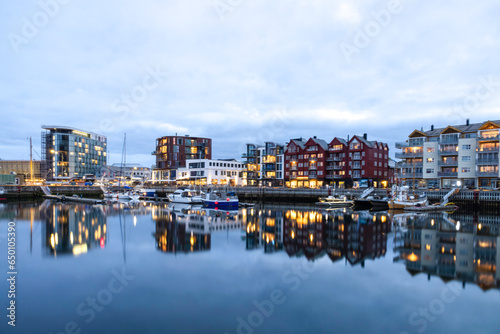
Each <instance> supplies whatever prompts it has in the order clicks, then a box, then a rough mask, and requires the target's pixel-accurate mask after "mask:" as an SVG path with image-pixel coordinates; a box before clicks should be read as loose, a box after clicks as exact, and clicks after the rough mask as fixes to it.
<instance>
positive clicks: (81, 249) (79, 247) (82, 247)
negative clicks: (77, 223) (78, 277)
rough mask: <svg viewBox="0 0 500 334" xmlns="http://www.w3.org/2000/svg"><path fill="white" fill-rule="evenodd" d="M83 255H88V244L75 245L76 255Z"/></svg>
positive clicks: (74, 252)
mask: <svg viewBox="0 0 500 334" xmlns="http://www.w3.org/2000/svg"><path fill="white" fill-rule="evenodd" d="M82 253H87V244H81V245H75V246H74V247H73V254H74V255H80V254H82Z"/></svg>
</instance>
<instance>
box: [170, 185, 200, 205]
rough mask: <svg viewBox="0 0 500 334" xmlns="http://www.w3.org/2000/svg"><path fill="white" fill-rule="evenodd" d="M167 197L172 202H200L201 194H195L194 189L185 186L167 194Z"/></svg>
mask: <svg viewBox="0 0 500 334" xmlns="http://www.w3.org/2000/svg"><path fill="white" fill-rule="evenodd" d="M167 197H168V199H169V200H170V202H172V203H186V204H202V203H203V200H202V198H201V196H199V195H197V194H196V193H195V192H194V191H191V190H189V189H185V188H179V189H177V190H176V191H174V192H173V193H172V194H169V195H168V196H167Z"/></svg>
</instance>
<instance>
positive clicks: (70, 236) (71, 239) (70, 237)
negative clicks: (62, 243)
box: [69, 231, 73, 244]
mask: <svg viewBox="0 0 500 334" xmlns="http://www.w3.org/2000/svg"><path fill="white" fill-rule="evenodd" d="M69 242H71V244H73V231H71V232H70V233H69Z"/></svg>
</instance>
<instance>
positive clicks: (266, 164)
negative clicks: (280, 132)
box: [242, 142, 285, 187]
mask: <svg viewBox="0 0 500 334" xmlns="http://www.w3.org/2000/svg"><path fill="white" fill-rule="evenodd" d="M242 158H244V159H246V172H245V173H246V179H247V185H249V186H269V187H276V186H283V182H284V174H285V173H284V163H283V162H284V145H281V144H278V143H274V142H265V143H264V145H256V144H247V150H246V153H244V154H243V155H242Z"/></svg>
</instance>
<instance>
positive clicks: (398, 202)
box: [388, 186, 429, 210]
mask: <svg viewBox="0 0 500 334" xmlns="http://www.w3.org/2000/svg"><path fill="white" fill-rule="evenodd" d="M409 191H410V187H408V186H394V187H393V188H392V198H391V199H390V200H389V203H388V206H389V209H391V210H404V209H406V208H409V207H413V206H425V205H427V204H428V203H429V201H428V199H427V196H426V195H425V194H424V195H423V196H420V197H417V196H416V195H410V194H409Z"/></svg>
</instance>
